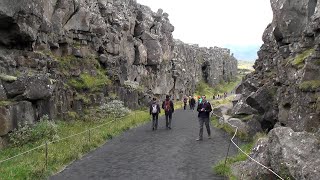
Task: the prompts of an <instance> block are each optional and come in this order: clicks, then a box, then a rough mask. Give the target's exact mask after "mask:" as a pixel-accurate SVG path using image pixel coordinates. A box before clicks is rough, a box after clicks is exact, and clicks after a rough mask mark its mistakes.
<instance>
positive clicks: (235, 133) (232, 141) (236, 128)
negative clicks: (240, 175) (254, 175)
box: [212, 113, 284, 180]
mask: <svg viewBox="0 0 320 180" xmlns="http://www.w3.org/2000/svg"><path fill="white" fill-rule="evenodd" d="M212 115H214V116H216V117H219V118H223V117H221V116H219V115H217V114H215V113H212ZM226 123H227V124H228V125H229V126H231V127H233V128H235V132H234V134H233V136H232V138H231V139H230V143H229V147H228V151H227V155H226V159H225V162H224V166H226V164H227V159H228V155H229V150H230V146H231V143H232V144H233V145H234V146H235V147H236V148H237V149H238V150H239V151H240V152H241V153H243V154H244V155H246V156H247V157H248V158H249V159H250V160H252V161H253V162H255V163H257V164H258V165H260V166H262V167H263V168H265V169H266V170H268V171H269V172H271V173H272V174H274V175H275V176H277V177H278V178H279V179H281V180H284V179H283V178H282V177H281V176H280V175H278V174H277V173H275V172H274V171H273V170H272V169H270V168H268V167H267V166H265V165H263V164H261V163H260V162H258V161H257V160H255V159H253V158H252V157H251V156H250V155H248V154H247V153H246V152H244V151H243V150H242V149H241V148H240V147H239V146H238V145H237V144H236V143H235V142H234V138H235V137H236V135H237V132H238V127H237V126H234V125H232V124H230V123H229V122H228V121H226Z"/></svg>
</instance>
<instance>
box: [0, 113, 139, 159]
mask: <svg viewBox="0 0 320 180" xmlns="http://www.w3.org/2000/svg"><path fill="white" fill-rule="evenodd" d="M134 117H135V118H136V113H134ZM116 120H117V118H114V119H113V120H112V121H108V122H106V123H104V124H101V125H99V126H96V127H93V128H89V129H87V130H85V131H82V132H79V133H76V134H73V135H70V136H67V137H64V138H59V139H57V140H54V141H49V142H46V143H44V144H41V145H39V146H37V147H35V148H32V149H30V150H28V151H25V152H22V153H20V154H17V155H14V156H12V157H9V158H7V159H3V160H0V165H1V164H2V163H4V162H6V161H10V160H12V159H15V158H17V157H19V156H23V155H25V154H27V153H30V152H32V151H35V150H37V149H40V148H42V147H45V149H46V150H45V151H46V152H45V153H46V165H47V159H48V145H49V144H53V143H57V142H60V141H63V140H66V139H70V138H72V137H75V136H79V135H82V134H85V133H88V138H89V142H90V136H91V132H92V131H93V130H95V129H98V128H100V127H102V126H105V125H107V124H110V123H113V122H115V121H116Z"/></svg>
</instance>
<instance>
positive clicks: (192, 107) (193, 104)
mask: <svg viewBox="0 0 320 180" xmlns="http://www.w3.org/2000/svg"><path fill="white" fill-rule="evenodd" d="M189 103H190V109H192V110H194V107H195V106H196V100H195V99H194V97H192V98H191V99H190V102H189Z"/></svg>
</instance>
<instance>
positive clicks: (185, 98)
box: [183, 96, 188, 110]
mask: <svg viewBox="0 0 320 180" xmlns="http://www.w3.org/2000/svg"><path fill="white" fill-rule="evenodd" d="M187 102H188V97H187V96H184V98H183V109H184V110H186V108H187Z"/></svg>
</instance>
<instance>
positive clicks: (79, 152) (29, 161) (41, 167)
mask: <svg viewBox="0 0 320 180" xmlns="http://www.w3.org/2000/svg"><path fill="white" fill-rule="evenodd" d="M111 120H112V118H104V119H101V120H100V121H72V122H64V121H58V122H57V125H58V135H59V137H60V138H63V137H67V136H70V135H73V134H76V133H80V132H82V131H86V130H88V129H89V128H93V127H96V126H99V125H101V124H103V123H107V122H110V121H111ZM149 120H150V116H149V113H148V112H146V111H134V112H133V113H131V114H130V115H128V116H126V117H124V118H122V119H118V120H116V121H115V122H112V123H110V124H107V125H105V126H102V127H100V128H97V129H94V130H92V131H91V134H90V141H89V132H86V133H84V134H81V135H77V136H75V137H72V138H69V139H66V140H62V141H60V142H56V143H52V144H49V145H48V167H47V168H45V148H44V147H42V148H40V149H38V150H35V151H32V152H30V153H28V154H25V155H23V156H21V157H17V158H14V159H12V160H10V161H7V162H4V163H1V164H0V179H6V180H11V179H12V180H17V179H32V180H34V179H35V180H36V179H46V178H47V177H48V176H50V175H52V174H54V173H57V172H59V171H61V170H62V169H63V168H64V167H65V166H66V165H68V164H70V163H71V162H72V161H74V160H76V159H79V158H81V157H82V156H83V155H84V154H86V153H88V152H89V151H91V150H94V149H95V148H97V147H99V146H101V145H103V144H104V143H105V142H106V141H107V140H108V139H111V138H112V137H115V136H118V135H119V134H120V133H122V132H123V131H126V130H128V129H130V128H131V127H134V126H137V125H139V124H141V123H144V122H146V121H149ZM41 144H43V140H39V141H37V142H35V143H33V144H26V145H24V146H22V147H8V148H6V149H3V150H1V152H0V160H3V159H6V158H8V157H11V156H14V155H16V154H19V153H22V152H25V151H27V150H29V149H31V148H34V147H37V146H39V145H41Z"/></svg>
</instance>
